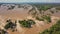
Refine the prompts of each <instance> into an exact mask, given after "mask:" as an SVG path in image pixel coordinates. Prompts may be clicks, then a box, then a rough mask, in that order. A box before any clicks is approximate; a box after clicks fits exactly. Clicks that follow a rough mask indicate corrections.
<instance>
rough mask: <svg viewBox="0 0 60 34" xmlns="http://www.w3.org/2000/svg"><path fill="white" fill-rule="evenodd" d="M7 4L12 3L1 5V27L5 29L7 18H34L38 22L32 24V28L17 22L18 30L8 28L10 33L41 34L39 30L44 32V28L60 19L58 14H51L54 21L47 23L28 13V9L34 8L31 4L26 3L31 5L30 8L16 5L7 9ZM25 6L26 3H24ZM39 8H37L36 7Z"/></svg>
mask: <svg viewBox="0 0 60 34" xmlns="http://www.w3.org/2000/svg"><path fill="white" fill-rule="evenodd" d="M7 6H10V5H6V6H4V5H2V6H1V7H0V23H2V24H1V25H0V28H2V29H3V27H4V25H5V24H6V22H5V21H6V20H7V19H12V20H13V21H14V20H22V19H32V20H34V21H35V22H36V24H35V25H33V26H32V28H22V27H21V26H20V25H19V23H17V24H18V25H17V27H16V28H17V31H16V32H12V31H11V30H8V32H9V34H39V32H42V31H43V30H45V29H47V28H50V27H51V26H52V25H53V24H55V22H56V20H57V19H59V17H58V16H57V15H55V14H54V15H53V16H51V19H52V23H49V24H46V23H44V22H43V21H38V20H36V19H35V18H32V16H31V15H29V14H28V11H29V10H30V9H32V6H31V5H26V6H25V7H27V6H29V7H28V9H24V8H18V6H16V7H15V8H14V9H13V10H7V8H8V7H7ZM23 6H24V5H23ZM36 10H37V9H36Z"/></svg>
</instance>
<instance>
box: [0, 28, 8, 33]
mask: <svg viewBox="0 0 60 34" xmlns="http://www.w3.org/2000/svg"><path fill="white" fill-rule="evenodd" d="M0 34H8V32H7V31H5V30H2V29H0Z"/></svg>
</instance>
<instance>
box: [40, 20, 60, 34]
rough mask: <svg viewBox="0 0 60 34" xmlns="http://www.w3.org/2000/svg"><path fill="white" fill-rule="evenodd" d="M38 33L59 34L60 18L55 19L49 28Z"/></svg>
mask: <svg viewBox="0 0 60 34" xmlns="http://www.w3.org/2000/svg"><path fill="white" fill-rule="evenodd" d="M40 34H60V20H58V21H57V23H56V24H55V25H53V26H52V27H51V28H50V29H47V30H45V31H43V32H42V33H40Z"/></svg>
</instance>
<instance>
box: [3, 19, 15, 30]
mask: <svg viewBox="0 0 60 34" xmlns="http://www.w3.org/2000/svg"><path fill="white" fill-rule="evenodd" d="M6 22H7V24H6V25H5V27H4V28H5V29H6V30H8V29H12V31H14V29H15V27H16V21H15V23H14V22H12V21H11V20H10V19H9V20H7V21H6Z"/></svg>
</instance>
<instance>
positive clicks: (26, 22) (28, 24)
mask: <svg viewBox="0 0 60 34" xmlns="http://www.w3.org/2000/svg"><path fill="white" fill-rule="evenodd" d="M19 23H20V24H21V26H23V27H27V28H30V27H31V25H33V24H35V22H34V21H33V20H30V19H29V20H23V21H20V20H19Z"/></svg>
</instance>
